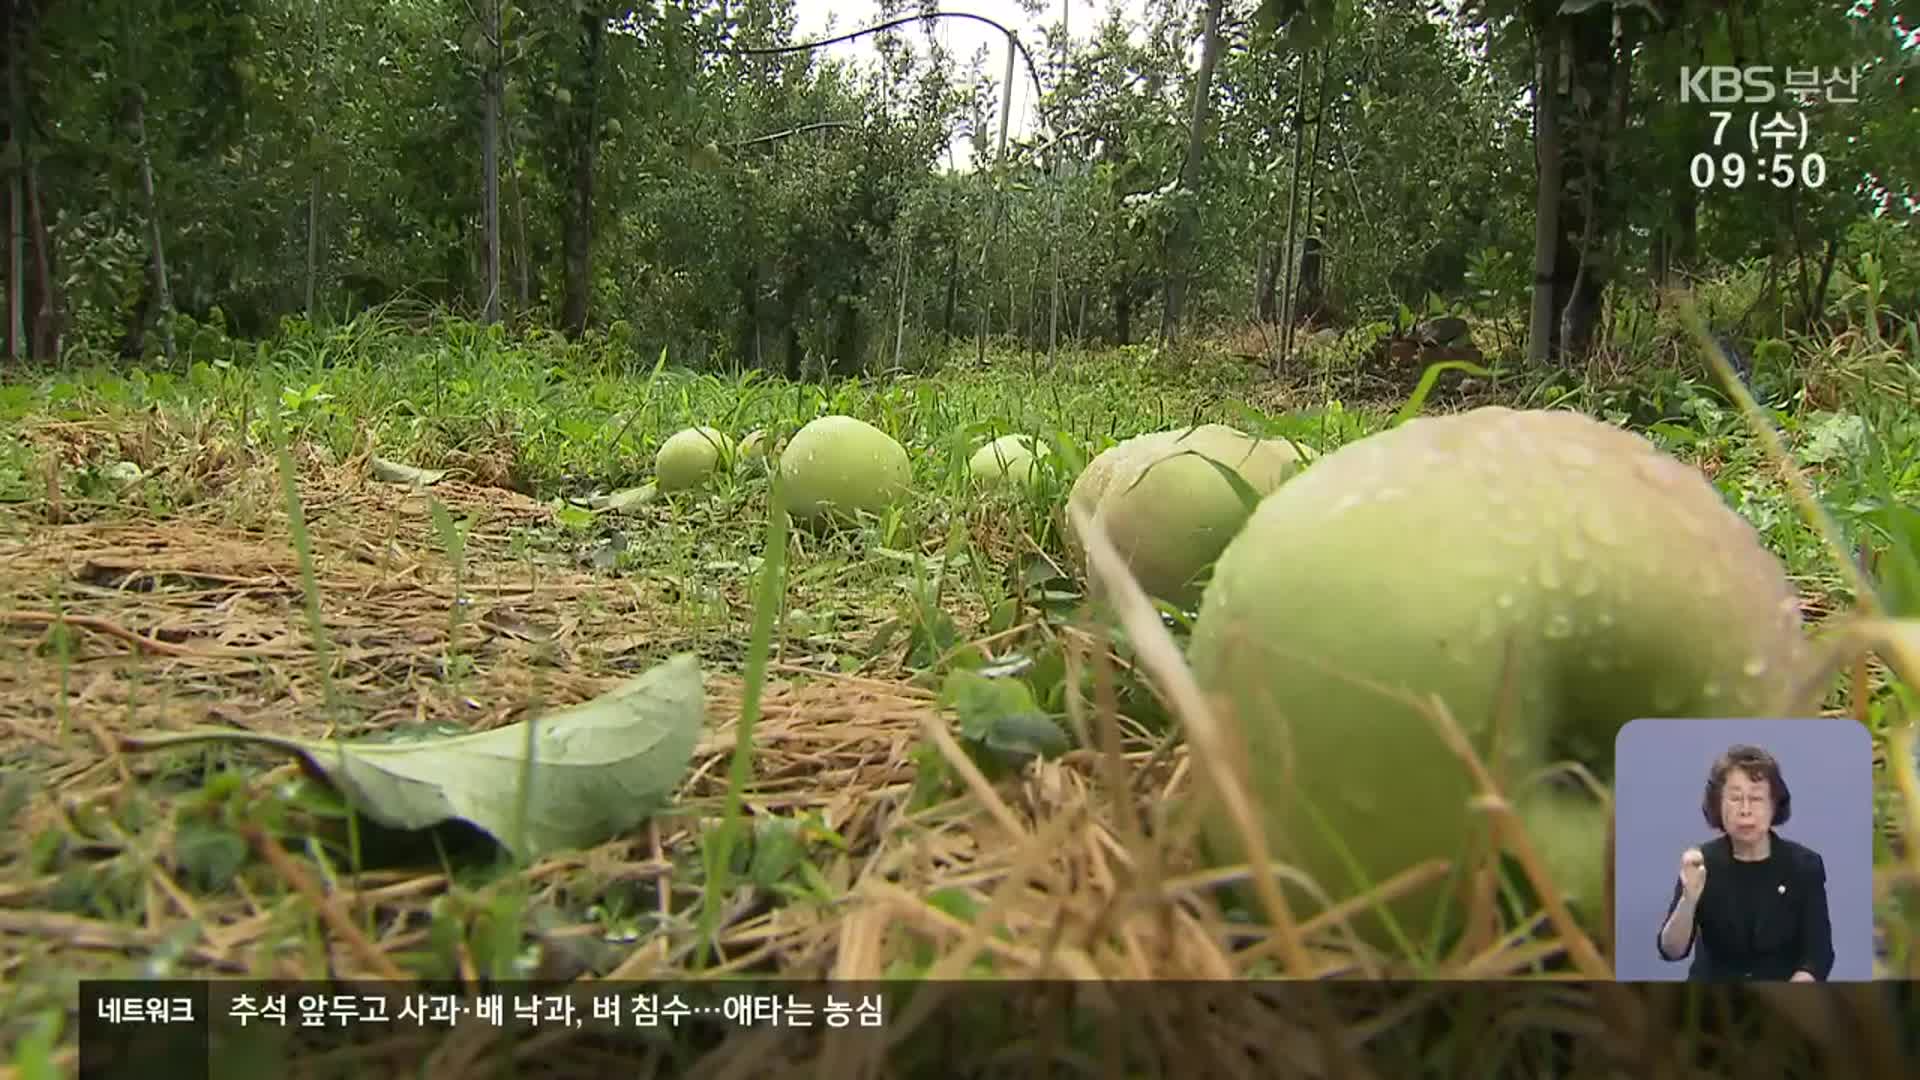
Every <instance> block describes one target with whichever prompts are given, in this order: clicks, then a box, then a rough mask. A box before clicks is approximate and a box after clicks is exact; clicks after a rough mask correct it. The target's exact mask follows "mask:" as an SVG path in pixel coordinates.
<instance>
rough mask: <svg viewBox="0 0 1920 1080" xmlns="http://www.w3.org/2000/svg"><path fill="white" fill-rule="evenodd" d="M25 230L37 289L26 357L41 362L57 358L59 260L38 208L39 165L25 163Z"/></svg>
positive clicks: (58, 349)
mask: <svg viewBox="0 0 1920 1080" xmlns="http://www.w3.org/2000/svg"><path fill="white" fill-rule="evenodd" d="M24 171H25V172H26V176H27V183H26V195H27V228H28V230H29V232H30V234H31V236H32V241H33V267H34V277H35V280H36V284H37V285H38V288H37V289H36V290H35V295H34V297H33V298H32V299H31V300H30V302H29V308H30V310H31V311H32V312H33V326H32V329H31V330H30V331H29V333H30V337H29V341H30V342H31V346H30V355H32V356H34V357H36V358H38V359H43V360H57V359H59V358H60V336H61V335H60V319H61V315H60V279H59V277H58V276H57V275H56V274H55V270H56V269H57V267H58V263H59V260H58V258H57V253H56V252H55V251H54V250H53V234H52V233H51V232H50V231H49V230H48V229H47V218H46V213H45V212H44V211H43V210H42V208H41V206H40V165H39V163H38V162H36V161H34V160H33V159H31V158H29V159H27V163H26V166H25V170H24Z"/></svg>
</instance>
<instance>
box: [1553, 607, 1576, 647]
mask: <svg viewBox="0 0 1920 1080" xmlns="http://www.w3.org/2000/svg"><path fill="white" fill-rule="evenodd" d="M1572 634H1573V620H1572V619H1569V618H1567V616H1566V615H1565V614H1564V613H1562V612H1558V611H1556V612H1554V613H1553V614H1552V615H1549V616H1548V617H1547V640H1549V641H1562V640H1564V639H1566V638H1568V637H1570V636H1572Z"/></svg>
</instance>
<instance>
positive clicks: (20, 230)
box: [5, 2, 31, 361]
mask: <svg viewBox="0 0 1920 1080" xmlns="http://www.w3.org/2000/svg"><path fill="white" fill-rule="evenodd" d="M19 6H20V5H19V4H18V3H13V2H9V4H8V7H9V8H18V7H19ZM29 18H31V16H30V15H28V14H27V13H25V12H19V11H9V18H8V23H9V24H10V29H11V31H12V32H11V33H9V34H7V40H6V45H5V48H6V50H7V53H6V63H7V101H8V103H10V104H11V105H12V106H13V107H12V108H11V109H9V110H8V111H7V149H8V151H9V153H8V155H7V156H8V157H10V158H12V159H13V161H14V162H15V164H16V165H17V168H15V169H14V170H12V175H11V176H9V177H8V178H7V356H8V357H9V358H11V359H13V360H16V361H17V360H19V359H20V358H21V357H22V356H23V355H24V354H25V353H26V351H27V205H26V204H27V169H26V165H27V162H28V161H29V160H30V158H29V156H28V154H27V98H26V80H25V79H22V78H21V77H20V69H21V67H23V66H24V65H25V64H26V62H27V49H26V36H27V35H26V31H27V28H26V26H25V25H23V24H24V23H25V22H26V21H27V20H28V19H29Z"/></svg>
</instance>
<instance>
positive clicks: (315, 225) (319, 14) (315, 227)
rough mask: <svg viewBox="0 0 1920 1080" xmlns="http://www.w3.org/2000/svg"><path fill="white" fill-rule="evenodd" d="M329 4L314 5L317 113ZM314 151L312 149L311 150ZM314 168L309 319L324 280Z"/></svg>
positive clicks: (310, 193) (309, 202) (316, 166)
mask: <svg viewBox="0 0 1920 1080" xmlns="http://www.w3.org/2000/svg"><path fill="white" fill-rule="evenodd" d="M326 34H327V5H326V4H325V3H323V2H321V0H315V3H314V5H313V86H312V92H313V97H314V101H313V108H314V110H315V112H316V113H318V112H319V110H320V107H321V100H320V98H321V87H322V85H323V78H322V75H321V70H322V67H321V65H322V64H324V63H325V62H326V56H325V51H326ZM320 127H321V124H320V118H319V117H318V116H317V115H316V116H315V117H314V128H315V130H316V131H317V130H318V129H319V128H320ZM309 152H311V150H309ZM309 165H310V167H311V169H312V173H311V175H309V176H308V178H307V284H306V298H305V301H306V302H305V303H304V304H303V305H302V309H303V310H304V311H305V312H306V313H307V319H308V320H309V321H311V320H312V319H313V317H314V307H315V305H316V304H318V303H319V281H320V163H319V162H317V161H315V162H309Z"/></svg>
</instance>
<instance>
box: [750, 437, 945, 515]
mask: <svg viewBox="0 0 1920 1080" xmlns="http://www.w3.org/2000/svg"><path fill="white" fill-rule="evenodd" d="M780 479H781V482H782V483H783V484H785V485H786V496H787V512H788V513H789V514H791V515H793V517H794V519H795V520H797V521H802V522H809V523H817V522H822V521H827V520H836V521H847V520H851V519H853V518H855V517H856V516H858V515H859V514H862V513H867V514H878V513H880V512H881V511H883V510H885V509H886V508H887V507H889V506H891V505H892V504H893V502H894V501H895V500H896V499H899V498H900V497H901V496H903V495H905V494H906V492H907V486H908V484H910V483H911V482H912V480H913V465H912V463H911V462H910V461H908V459H907V451H906V449H905V448H904V447H902V446H901V445H900V444H899V443H897V442H895V441H894V439H893V437H892V436H891V435H888V434H887V433H886V432H884V431H881V430H880V429H879V428H877V427H874V426H873V425H872V424H869V423H866V422H865V421H863V420H856V419H854V418H853V417H851V416H822V417H820V418H819V419H817V420H814V421H812V422H810V423H808V424H807V425H806V426H805V427H803V428H801V429H800V430H799V431H796V432H794V435H793V438H792V439H791V440H790V441H789V442H788V443H787V448H786V450H785V451H784V452H782V453H781V455H780Z"/></svg>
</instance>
